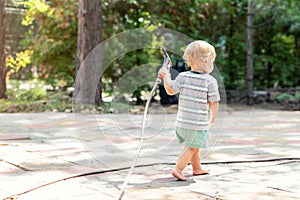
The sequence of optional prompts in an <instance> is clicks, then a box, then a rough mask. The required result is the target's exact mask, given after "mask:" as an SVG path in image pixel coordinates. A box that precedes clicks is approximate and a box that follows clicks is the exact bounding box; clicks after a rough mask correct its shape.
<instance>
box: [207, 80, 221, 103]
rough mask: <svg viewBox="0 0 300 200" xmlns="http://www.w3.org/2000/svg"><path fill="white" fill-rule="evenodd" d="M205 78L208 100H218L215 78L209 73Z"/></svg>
mask: <svg viewBox="0 0 300 200" xmlns="http://www.w3.org/2000/svg"><path fill="white" fill-rule="evenodd" d="M207 80H208V92H207V96H208V99H207V100H208V102H216V101H220V94H219V89H218V82H217V80H216V79H215V78H214V77H212V76H211V75H209V76H208V79H207Z"/></svg>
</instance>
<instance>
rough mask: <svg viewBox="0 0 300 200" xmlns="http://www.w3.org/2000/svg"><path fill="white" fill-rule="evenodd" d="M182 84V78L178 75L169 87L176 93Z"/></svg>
mask: <svg viewBox="0 0 300 200" xmlns="http://www.w3.org/2000/svg"><path fill="white" fill-rule="evenodd" d="M181 84H182V76H181V74H178V76H177V77H176V78H175V80H173V81H172V82H171V87H172V89H173V90H174V92H176V93H178V92H180V87H181Z"/></svg>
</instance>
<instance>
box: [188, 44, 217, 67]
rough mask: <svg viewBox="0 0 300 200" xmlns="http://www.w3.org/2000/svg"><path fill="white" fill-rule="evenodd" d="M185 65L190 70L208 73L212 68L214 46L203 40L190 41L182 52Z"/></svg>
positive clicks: (214, 56)
mask: <svg viewBox="0 0 300 200" xmlns="http://www.w3.org/2000/svg"><path fill="white" fill-rule="evenodd" d="M183 58H184V59H185V61H186V63H187V65H189V66H190V67H191V68H192V70H195V71H202V72H204V73H210V72H212V70H213V69H214V65H213V62H214V60H215V58H216V52H215V48H214V47H213V46H212V45H211V44H209V43H208V42H205V41H203V40H196V41H194V42H191V43H190V44H189V45H188V46H187V47H186V49H185V50H184V53H183Z"/></svg>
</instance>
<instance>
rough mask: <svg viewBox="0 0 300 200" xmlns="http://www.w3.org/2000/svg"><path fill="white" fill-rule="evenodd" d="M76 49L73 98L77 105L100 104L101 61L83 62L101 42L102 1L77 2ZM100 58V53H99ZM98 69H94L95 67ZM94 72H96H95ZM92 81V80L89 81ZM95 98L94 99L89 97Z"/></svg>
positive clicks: (80, 0) (84, 0)
mask: <svg viewBox="0 0 300 200" xmlns="http://www.w3.org/2000/svg"><path fill="white" fill-rule="evenodd" d="M78 10H79V11H78V47H77V66H76V68H77V72H78V73H77V77H76V79H77V80H76V88H75V96H76V99H77V103H91V104H93V103H95V104H96V105H100V103H101V98H102V97H101V77H100V75H101V70H102V66H101V59H99V60H98V61H100V62H99V63H98V62H97V63H93V61H92V60H93V59H94V58H92V59H89V60H88V61H85V59H86V58H87V56H88V55H89V54H90V53H91V51H92V50H93V49H94V48H95V47H96V46H97V45H98V44H100V42H101V40H102V1H101V0H79V5H78ZM99 53H100V55H96V56H100V57H101V52H99ZM96 64H97V65H99V66H100V67H97V68H96V67H95V65H96ZM95 70H96V71H95ZM95 74H99V76H98V77H97V78H98V81H97V83H98V84H97V85H96V86H94V85H93V84H94V83H95V82H93V81H92V80H93V78H92V77H94V75H95ZM91 79H92V80H91ZM94 94H96V95H94ZM93 96H95V99H91V97H93Z"/></svg>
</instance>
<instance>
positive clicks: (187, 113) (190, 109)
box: [171, 71, 220, 130]
mask: <svg viewBox="0 0 300 200" xmlns="http://www.w3.org/2000/svg"><path fill="white" fill-rule="evenodd" d="M171 87H172V89H173V90H174V91H175V92H176V93H179V104H178V114H177V119H176V126H177V127H181V128H185V129H190V130H208V120H209V106H208V102H216V101H220V95H219V91H218V83H217V81H216V79H215V78H214V77H212V76H211V75H209V74H205V73H200V72H195V71H186V72H182V73H180V74H179V75H178V76H177V77H176V79H175V80H173V81H172V84H171Z"/></svg>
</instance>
